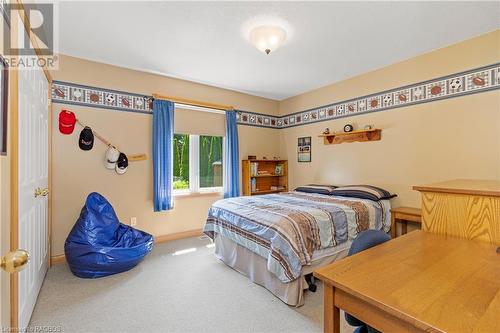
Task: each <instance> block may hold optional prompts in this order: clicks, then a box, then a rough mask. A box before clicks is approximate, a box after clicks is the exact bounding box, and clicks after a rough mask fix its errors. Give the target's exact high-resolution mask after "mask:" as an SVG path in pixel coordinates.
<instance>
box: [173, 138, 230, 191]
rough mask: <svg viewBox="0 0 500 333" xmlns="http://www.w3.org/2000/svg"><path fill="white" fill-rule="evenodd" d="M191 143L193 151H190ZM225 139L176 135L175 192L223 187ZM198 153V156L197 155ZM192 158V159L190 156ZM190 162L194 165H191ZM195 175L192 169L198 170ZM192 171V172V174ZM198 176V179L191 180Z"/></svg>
mask: <svg viewBox="0 0 500 333" xmlns="http://www.w3.org/2000/svg"><path fill="white" fill-rule="evenodd" d="M190 143H191V148H192V149H193V151H192V152H191V151H190ZM222 143H223V138H222V137H220V136H206V135H188V134H175V135H174V190H182V189H189V188H190V184H191V185H192V186H191V187H193V186H194V187H195V188H194V190H198V189H200V188H210V187H221V186H222V174H223V173H222V158H223V148H222ZM196 151H198V154H196ZM191 154H192V155H193V156H191V158H190V155H191ZM190 162H191V163H192V164H193V165H190ZM197 167H198V172H197V173H195V172H193V171H195V170H190V168H195V169H196V168H197ZM190 171H191V172H190ZM190 174H191V177H193V176H194V175H195V174H198V175H199V177H198V179H195V180H193V179H190Z"/></svg>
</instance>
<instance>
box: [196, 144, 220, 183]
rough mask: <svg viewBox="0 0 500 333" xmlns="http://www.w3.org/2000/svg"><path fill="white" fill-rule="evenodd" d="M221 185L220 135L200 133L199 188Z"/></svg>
mask: <svg viewBox="0 0 500 333" xmlns="http://www.w3.org/2000/svg"><path fill="white" fill-rule="evenodd" d="M218 186H222V137H220V136H204V135H200V188H203V187H218Z"/></svg>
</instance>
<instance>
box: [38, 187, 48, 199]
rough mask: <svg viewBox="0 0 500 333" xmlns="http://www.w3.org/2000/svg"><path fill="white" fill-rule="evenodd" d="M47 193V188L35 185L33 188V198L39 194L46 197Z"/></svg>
mask: <svg viewBox="0 0 500 333" xmlns="http://www.w3.org/2000/svg"><path fill="white" fill-rule="evenodd" d="M48 194H49V189H48V188H41V187H37V188H36V189H35V198H37V197H39V196H42V197H46V196H47V195H48Z"/></svg>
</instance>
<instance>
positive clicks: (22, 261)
mask: <svg viewBox="0 0 500 333" xmlns="http://www.w3.org/2000/svg"><path fill="white" fill-rule="evenodd" d="M28 261H30V254H29V253H28V251H26V250H15V251H11V252H9V253H7V254H6V255H4V256H3V257H2V260H1V262H0V267H2V269H3V270H4V271H6V272H9V273H14V272H19V271H21V270H23V269H24V268H25V267H26V264H27V263H28Z"/></svg>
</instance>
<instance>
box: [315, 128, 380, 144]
mask: <svg viewBox="0 0 500 333" xmlns="http://www.w3.org/2000/svg"><path fill="white" fill-rule="evenodd" d="M381 133H382V130H381V129H377V128H374V129H370V130H362V131H352V132H339V133H331V134H321V135H318V137H320V138H323V143H324V144H325V145H335V144H340V143H344V142H356V141H358V142H363V141H379V140H380V139H381V136H382V135H381Z"/></svg>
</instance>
